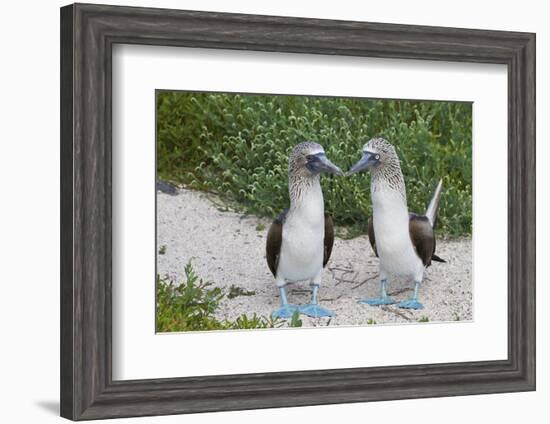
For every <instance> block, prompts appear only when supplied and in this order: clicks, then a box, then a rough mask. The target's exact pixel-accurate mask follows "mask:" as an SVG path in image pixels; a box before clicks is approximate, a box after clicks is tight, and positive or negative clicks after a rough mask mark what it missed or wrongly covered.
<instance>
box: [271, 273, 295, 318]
mask: <svg viewBox="0 0 550 424" xmlns="http://www.w3.org/2000/svg"><path fill="white" fill-rule="evenodd" d="M285 284H286V282H285V280H284V279H279V278H277V287H278V288H279V295H280V297H281V307H280V308H279V309H277V310H276V311H274V312H273V313H272V314H271V317H272V318H273V319H277V318H292V315H294V312H297V311H298V306H296V305H291V304H290V303H288V299H287V297H286V290H285Z"/></svg>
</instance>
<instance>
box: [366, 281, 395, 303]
mask: <svg viewBox="0 0 550 424" xmlns="http://www.w3.org/2000/svg"><path fill="white" fill-rule="evenodd" d="M387 284H388V282H387V281H386V279H385V278H382V279H381V280H380V296H378V297H374V298H372V299H363V300H360V301H359V303H361V304H362V305H370V306H380V305H393V304H394V303H395V300H393V299H392V298H391V297H389V296H388V293H387V292H386V286H387Z"/></svg>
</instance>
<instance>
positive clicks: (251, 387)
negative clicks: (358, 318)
mask: <svg viewBox="0 0 550 424" xmlns="http://www.w3.org/2000/svg"><path fill="white" fill-rule="evenodd" d="M116 43H127V44H144V45H158V46H185V47H201V48H212V49H216V48H223V49H241V50H260V51H268V52H294V53H310V54H311V53H314V54H320V55H349V56H369V57H382V58H399V59H415V60H440V61H453V62H479V63H493V64H505V65H507V68H508V106H509V107H508V206H509V209H508V311H509V316H508V359H507V360H495V361H482V362H460V363H445V364H428V365H407V366H389V367H388V366H385V367H368V368H348V369H330V370H317V371H297V372H274V373H261V374H237V375H224V376H204V377H185V378H168V379H151V380H125V381H113V380H112V378H111V375H112V372H111V371H112V361H111V355H112V350H111V341H112V340H111V337H112V332H111V319H112V304H111V300H112V299H111V284H112V272H111V269H112V264H111V260H112V251H111V249H112V241H111V237H112V211H111V203H112V201H111V195H112V186H111V176H112V161H111V154H112V146H111V137H112V135H111V128H112V121H111V120H112V110H111V98H112V93H111V78H112V76H111V71H112V69H111V60H112V47H113V45H114V44H116ZM60 125H61V415H62V416H63V417H66V418H69V419H73V420H83V419H98V418H114V417H130V416H144V415H164V414H180V413H194V412H206V411H224V410H242V409H256V408H273V407H289V406H302V405H319V404H329V403H345V402H365V401H377V400H389V399H406V398H423V397H438V396H456V395H467V394H481V393H501V392H515V391H529V390H534V389H535V35H534V34H530V33H520V32H502V31H484V30H471V29H456V28H441V27H422V26H407V25H394V24H391V25H390V24H379V23H366V22H346V21H332V20H318V19H302V18H289V17H270V16H254V15H241V14H225V13H205V12H195V11H181V10H166V9H149V8H130V7H113V6H102V5H87V4H75V5H70V6H66V7H63V8H62V9H61V122H60ZM151 319H153V318H151Z"/></svg>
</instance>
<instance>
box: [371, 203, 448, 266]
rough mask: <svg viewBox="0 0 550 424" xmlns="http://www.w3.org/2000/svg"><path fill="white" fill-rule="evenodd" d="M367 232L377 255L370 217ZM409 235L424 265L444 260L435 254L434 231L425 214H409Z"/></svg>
mask: <svg viewBox="0 0 550 424" xmlns="http://www.w3.org/2000/svg"><path fill="white" fill-rule="evenodd" d="M367 233H368V236H369V242H370V245H371V246H372V250H374V254H375V255H376V256H377V257H378V252H377V251H376V238H375V235H374V224H373V222H372V218H370V219H369V225H368V231H367ZM409 235H410V237H411V241H412V244H413V246H414V250H415V251H416V254H417V255H418V257H419V258H420V260H421V261H422V263H423V264H424V266H426V267H427V266H430V265H431V263H432V260H434V261H437V262H445V261H444V260H443V259H441V258H440V257H439V256H437V255H436V254H435V233H434V230H433V228H432V226H431V225H430V220H429V219H428V218H427V217H426V216H423V215H417V214H415V213H410V214H409Z"/></svg>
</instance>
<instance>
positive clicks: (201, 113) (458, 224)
mask: <svg viewBox="0 0 550 424" xmlns="http://www.w3.org/2000/svg"><path fill="white" fill-rule="evenodd" d="M157 111H158V120H157V134H158V139H157V160H158V163H157V165H158V173H159V177H160V178H162V179H164V180H168V181H173V182H176V183H181V184H184V185H185V186H187V187H189V188H193V189H197V190H206V191H210V192H215V193H217V194H218V195H219V196H221V198H222V199H223V200H224V201H225V202H226V204H228V205H229V204H230V205H231V207H232V208H236V209H237V210H241V211H243V212H246V213H252V214H255V215H257V216H265V217H269V218H274V217H275V216H277V215H278V214H279V213H280V212H281V211H282V210H283V209H285V208H286V207H288V188H287V162H288V154H289V152H290V150H291V149H292V147H293V146H294V145H296V144H298V143H299V142H301V141H303V140H315V141H317V142H319V143H320V144H321V145H323V146H324V148H325V150H326V152H327V156H328V157H329V158H331V160H333V162H335V163H336V164H338V165H339V166H340V167H341V168H342V169H349V167H350V166H351V165H352V164H353V163H354V162H355V161H357V160H358V159H359V157H360V150H361V147H362V145H363V144H364V143H365V142H366V141H368V139H370V138H371V137H375V136H382V137H384V138H386V139H388V140H389V141H390V142H391V143H393V144H394V145H395V147H396V149H397V152H398V155H399V157H400V158H401V165H402V170H403V173H404V176H405V181H406V184H407V198H408V204H409V208H410V210H411V211H416V212H423V211H424V210H425V208H426V205H427V203H428V201H429V199H430V197H431V195H432V193H433V190H434V189H435V186H436V184H437V181H438V180H439V179H440V178H442V179H443V187H444V193H443V196H442V198H441V206H440V211H439V217H438V232H439V233H440V234H447V235H451V236H460V235H467V234H470V233H471V221H472V134H471V129H472V106H471V104H469V103H459V102H435V101H430V102H427V101H424V102H423V101H401V100H364V99H350V98H322V97H300V96H261V95H240V94H210V93H184V92H159V93H158V95H157ZM322 185H323V192H324V197H325V205H326V209H327V210H328V211H330V212H331V214H332V216H333V219H334V221H335V223H336V224H337V225H339V226H345V227H347V228H350V230H349V231H346V232H345V234H347V235H348V236H350V237H351V236H355V235H357V234H360V233H364V232H365V230H366V216H369V215H370V214H371V212H372V209H371V201H370V193H369V175H368V173H362V174H359V175H355V176H352V177H347V178H339V177H333V176H327V177H324V178H323V181H322Z"/></svg>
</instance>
